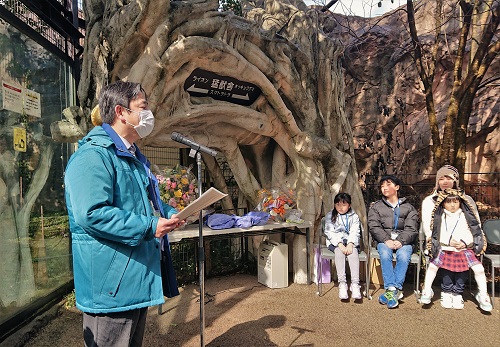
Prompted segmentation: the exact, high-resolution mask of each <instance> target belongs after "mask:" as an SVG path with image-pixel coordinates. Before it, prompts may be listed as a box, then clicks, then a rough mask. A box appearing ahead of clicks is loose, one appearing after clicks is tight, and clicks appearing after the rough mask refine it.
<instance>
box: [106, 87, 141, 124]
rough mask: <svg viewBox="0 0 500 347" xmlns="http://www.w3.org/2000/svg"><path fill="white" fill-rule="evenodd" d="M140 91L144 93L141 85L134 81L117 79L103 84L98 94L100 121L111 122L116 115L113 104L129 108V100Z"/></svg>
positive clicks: (135, 96)
mask: <svg viewBox="0 0 500 347" xmlns="http://www.w3.org/2000/svg"><path fill="white" fill-rule="evenodd" d="M141 93H143V94H144V95H146V92H145V91H144V89H143V88H142V86H141V85H140V84H139V83H135V82H123V81H117V82H115V83H112V84H108V85H107V86H105V87H104V88H103V89H102V92H101V95H100V96H99V112H100V115H101V119H102V122H103V123H107V124H112V123H113V121H114V120H115V117H116V114H115V106H116V105H120V106H123V107H127V108H129V105H130V101H132V100H134V99H136V98H137V96H138V95H139V94H141Z"/></svg>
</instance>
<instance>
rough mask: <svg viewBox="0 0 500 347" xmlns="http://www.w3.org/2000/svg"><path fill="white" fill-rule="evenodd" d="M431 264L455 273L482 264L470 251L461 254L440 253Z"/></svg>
mask: <svg viewBox="0 0 500 347" xmlns="http://www.w3.org/2000/svg"><path fill="white" fill-rule="evenodd" d="M431 263H433V264H434V265H436V266H437V267H440V268H443V269H446V270H450V271H453V272H463V271H467V270H469V268H470V267H472V266H474V265H477V264H481V262H480V261H479V260H477V258H476V255H475V254H474V252H473V251H472V250H470V249H466V250H464V251H461V252H450V251H439V254H438V255H437V257H436V258H434V259H432V260H431Z"/></svg>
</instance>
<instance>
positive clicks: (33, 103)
mask: <svg viewBox="0 0 500 347" xmlns="http://www.w3.org/2000/svg"><path fill="white" fill-rule="evenodd" d="M2 109H5V110H9V111H12V112H17V113H21V114H26V115H28V116H33V117H38V118H40V117H42V109H41V102H40V93H37V92H35V91H33V90H29V89H26V88H23V87H20V86H17V85H15V84H12V83H10V82H6V81H2Z"/></svg>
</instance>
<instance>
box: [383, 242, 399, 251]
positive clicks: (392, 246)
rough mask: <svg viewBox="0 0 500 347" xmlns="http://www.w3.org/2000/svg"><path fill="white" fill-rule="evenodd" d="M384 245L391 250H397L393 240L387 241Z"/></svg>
mask: <svg viewBox="0 0 500 347" xmlns="http://www.w3.org/2000/svg"><path fill="white" fill-rule="evenodd" d="M384 243H385V245H386V246H387V247H389V248H390V249H397V248H396V244H395V241H393V240H387V241H385V242H384Z"/></svg>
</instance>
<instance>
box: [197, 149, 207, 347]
mask: <svg viewBox="0 0 500 347" xmlns="http://www.w3.org/2000/svg"><path fill="white" fill-rule="evenodd" d="M196 166H197V168H198V197H200V196H201V195H202V193H203V192H202V190H203V189H202V188H203V187H202V179H201V153H200V152H199V151H196ZM198 224H199V225H198V227H199V228H198V229H199V232H198V271H199V275H200V276H199V281H200V346H201V347H205V341H204V338H205V336H204V335H205V247H204V245H203V210H201V211H200V214H199V217H198Z"/></svg>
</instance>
